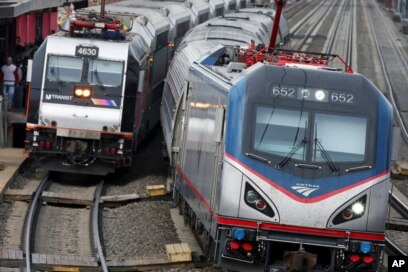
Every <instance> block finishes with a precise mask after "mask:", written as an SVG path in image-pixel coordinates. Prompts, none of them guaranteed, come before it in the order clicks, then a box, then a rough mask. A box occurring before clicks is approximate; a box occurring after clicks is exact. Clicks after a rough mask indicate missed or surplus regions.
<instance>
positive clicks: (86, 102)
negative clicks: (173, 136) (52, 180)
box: [26, 0, 228, 175]
mask: <svg viewBox="0 0 408 272" xmlns="http://www.w3.org/2000/svg"><path fill="white" fill-rule="evenodd" d="M193 2H194V3H190V4H188V5H187V4H186V3H178V2H166V4H165V5H164V6H163V8H161V9H160V8H158V7H157V4H154V3H151V2H149V1H143V2H142V1H140V2H138V4H137V3H136V2H134V1H124V2H120V3H115V4H110V5H107V6H106V7H105V11H106V13H107V14H108V16H109V17H103V16H102V17H100V16H98V15H97V14H99V10H100V7H92V8H85V9H82V10H78V11H76V13H77V16H76V18H72V19H71V21H70V22H69V31H60V32H58V33H56V34H54V35H52V36H49V37H48V38H47V39H46V40H45V41H44V43H43V44H42V45H41V47H40V48H39V49H38V51H37V53H36V55H35V57H34V60H33V75H32V78H33V80H32V86H31V92H30V94H29V105H28V120H27V128H26V130H27V133H26V135H27V136H26V150H27V151H28V152H29V154H30V156H31V157H34V158H38V159H42V161H43V163H44V165H45V166H46V167H48V168H49V169H53V170H58V171H75V172H83V173H93V174H101V175H103V174H106V173H108V172H113V171H114V170H115V169H116V168H117V167H123V166H129V165H130V164H131V155H132V151H133V150H134V149H135V148H136V146H137V143H138V142H139V141H140V140H141V139H142V138H144V137H145V135H146V134H147V133H148V132H149V131H150V130H151V129H152V128H153V127H154V126H155V125H156V124H158V122H159V116H160V114H159V108H160V101H161V96H162V89H163V80H164V77H165V75H166V72H167V67H168V63H169V61H170V59H171V57H172V55H173V50H174V46H175V45H177V44H178V43H179V41H181V38H182V37H183V35H184V34H185V33H186V32H187V31H188V30H189V29H190V27H192V26H193V25H194V24H195V23H196V22H200V23H201V22H202V21H201V20H208V18H209V17H210V16H212V14H211V13H210V11H211V9H210V4H211V3H212V1H207V2H205V1H201V2H200V0H195V1H193ZM198 4H200V5H198ZM221 8H222V9H223V10H222V13H224V8H223V6H221ZM192 10H194V12H192ZM227 11H228V10H225V12H227Z"/></svg>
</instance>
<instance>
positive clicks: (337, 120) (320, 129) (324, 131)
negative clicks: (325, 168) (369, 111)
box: [312, 113, 367, 162]
mask: <svg viewBox="0 0 408 272" xmlns="http://www.w3.org/2000/svg"><path fill="white" fill-rule="evenodd" d="M314 133H315V135H314V138H315V139H317V140H318V141H319V142H320V143H321V145H322V146H323V147H324V149H325V151H326V152H327V154H328V155H329V156H330V158H331V159H332V161H334V162H361V161H363V160H364V158H365V150H366V139H367V137H366V134H367V118H362V117H355V116H344V115H334V114H323V113H316V114H315V126H314ZM312 157H313V158H312V160H313V161H315V162H322V161H325V159H324V157H323V156H322V151H321V150H320V149H319V147H318V146H317V141H314V146H313V156H312Z"/></svg>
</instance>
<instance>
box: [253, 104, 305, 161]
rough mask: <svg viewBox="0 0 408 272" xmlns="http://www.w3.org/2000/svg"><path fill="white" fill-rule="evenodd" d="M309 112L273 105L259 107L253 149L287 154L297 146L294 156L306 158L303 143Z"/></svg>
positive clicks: (299, 158)
mask: <svg viewBox="0 0 408 272" xmlns="http://www.w3.org/2000/svg"><path fill="white" fill-rule="evenodd" d="M307 120H308V112H305V111H303V112H302V111H300V110H286V109H277V108H272V107H261V106H259V107H257V108H256V117H255V133H254V137H253V149H254V150H255V151H257V152H263V153H269V154H275V155H279V156H286V155H287V154H288V153H289V152H291V151H292V150H293V149H294V148H295V147H296V148H295V149H296V152H295V153H294V154H293V156H292V158H294V159H298V160H305V159H306V146H305V145H302V140H303V139H304V137H305V134H306V130H307Z"/></svg>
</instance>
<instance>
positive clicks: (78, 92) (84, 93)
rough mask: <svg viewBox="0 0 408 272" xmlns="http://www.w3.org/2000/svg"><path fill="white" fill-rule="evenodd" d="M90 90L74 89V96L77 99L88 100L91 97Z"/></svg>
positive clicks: (86, 88) (85, 88)
mask: <svg viewBox="0 0 408 272" xmlns="http://www.w3.org/2000/svg"><path fill="white" fill-rule="evenodd" d="M91 94H92V89H91V88H89V87H75V89H74V96H75V97H77V98H89V97H91Z"/></svg>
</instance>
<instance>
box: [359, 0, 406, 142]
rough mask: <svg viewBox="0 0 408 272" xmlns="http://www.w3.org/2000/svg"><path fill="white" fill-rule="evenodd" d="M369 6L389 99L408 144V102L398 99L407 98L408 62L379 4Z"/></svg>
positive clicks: (370, 20)
mask: <svg viewBox="0 0 408 272" xmlns="http://www.w3.org/2000/svg"><path fill="white" fill-rule="evenodd" d="M368 5H369V6H370V10H371V11H372V13H371V14H369V13H368V18H369V23H370V25H371V29H372V30H373V31H372V33H373V38H374V43H375V47H376V50H377V53H378V56H379V59H380V64H381V68H382V71H383V77H384V80H385V83H386V87H387V90H388V97H389V100H390V102H391V104H392V105H393V108H394V114H395V116H396V120H397V122H398V124H399V126H400V127H401V132H402V136H403V138H404V140H405V142H406V143H408V128H407V125H406V123H407V122H406V121H405V120H404V119H406V118H407V117H408V114H407V113H408V100H406V99H398V97H402V98H404V97H406V94H405V90H406V86H407V80H406V75H407V74H408V62H407V60H406V58H405V55H404V54H403V53H402V51H401V49H400V47H399V45H398V44H397V42H396V40H397V39H396V37H395V35H394V34H393V31H392V30H391V29H390V28H389V27H388V25H387V24H384V23H382V22H383V21H385V20H386V18H385V16H384V15H383V14H382V12H381V11H380V9H379V8H378V6H377V3H376V2H375V1H373V0H370V2H369V3H368ZM366 9H367V7H366ZM379 40H381V43H380V42H379ZM405 100H406V101H405Z"/></svg>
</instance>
